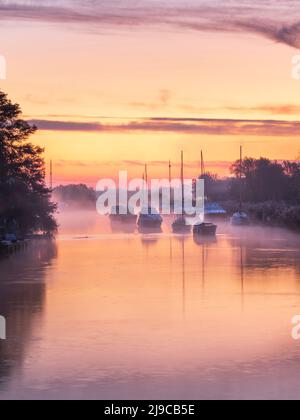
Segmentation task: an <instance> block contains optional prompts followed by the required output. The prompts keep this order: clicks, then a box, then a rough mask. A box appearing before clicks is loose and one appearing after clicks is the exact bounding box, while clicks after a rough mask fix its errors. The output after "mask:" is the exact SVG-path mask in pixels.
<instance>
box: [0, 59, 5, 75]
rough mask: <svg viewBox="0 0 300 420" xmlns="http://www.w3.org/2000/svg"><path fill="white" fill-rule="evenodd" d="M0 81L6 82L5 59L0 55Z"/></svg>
mask: <svg viewBox="0 0 300 420" xmlns="http://www.w3.org/2000/svg"><path fill="white" fill-rule="evenodd" d="M0 80H6V59H5V57H4V56H3V55H1V54H0Z"/></svg>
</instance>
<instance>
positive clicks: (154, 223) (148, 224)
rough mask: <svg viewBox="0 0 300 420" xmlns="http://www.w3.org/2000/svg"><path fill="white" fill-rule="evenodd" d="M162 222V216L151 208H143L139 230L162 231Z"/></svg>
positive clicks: (139, 218) (139, 219)
mask: <svg viewBox="0 0 300 420" xmlns="http://www.w3.org/2000/svg"><path fill="white" fill-rule="evenodd" d="M162 222H163V219H162V217H161V215H160V214H159V213H158V211H157V210H155V209H153V208H151V207H148V208H143V209H142V211H141V213H140V215H139V217H138V226H139V228H151V229H160V228H161V225H162Z"/></svg>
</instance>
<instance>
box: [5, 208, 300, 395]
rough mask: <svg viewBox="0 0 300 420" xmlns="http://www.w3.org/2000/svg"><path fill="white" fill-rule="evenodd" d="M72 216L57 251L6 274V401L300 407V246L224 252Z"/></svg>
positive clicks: (288, 238)
mask: <svg viewBox="0 0 300 420" xmlns="http://www.w3.org/2000/svg"><path fill="white" fill-rule="evenodd" d="M171 221H172V219H171V218H170V219H169V220H168V219H167V220H166V221H165V224H164V226H163V232H162V233H161V234H157V233H156V234H140V233H138V232H137V230H136V229H135V227H134V226H133V227H132V231H130V230H129V229H127V231H124V229H122V226H121V227H119V228H118V226H112V225H111V224H110V222H109V219H108V218H101V217H99V216H98V215H97V214H96V212H92V211H91V212H72V213H61V214H60V216H59V222H60V234H59V236H58V238H57V241H56V243H49V242H46V243H43V242H41V243H39V244H34V245H32V246H31V247H30V248H29V249H28V250H27V251H25V252H24V253H23V254H22V255H20V256H19V257H18V258H11V259H9V260H4V261H1V262H0V267H1V280H0V308H1V310H0V312H1V314H3V315H5V316H6V317H7V324H8V339H7V341H1V343H0V398H1V399H4V398H15V397H16V396H18V397H21V398H86V399H88V398H107V399H109V398H116V397H118V398H121V399H122V398H124V399H125V398H179V399H184V398H189V399H190V398H195V399H196V398H224V399H226V398H279V397H281V398H282V397H283V398H285V397H289V398H290V397H295V398H299V397H300V391H299V389H300V387H299V385H300V379H299V378H300V375H299V373H300V372H299V364H298V357H299V351H300V344H299V342H298V341H295V340H293V339H292V338H291V331H292V324H291V320H292V318H293V317H294V316H295V315H297V314H299V313H300V240H299V238H298V236H296V235H294V234H293V232H288V231H286V230H281V229H271V228H269V229H266V228H260V227H258V228H244V229H236V228H233V227H231V226H230V225H229V224H227V223H225V222H224V223H221V225H220V226H219V235H218V237H217V239H216V240H200V239H198V240H196V239H195V238H193V236H187V237H184V236H180V235H179V236H176V235H175V236H174V235H172V234H171V233H170V227H169V226H170V224H171Z"/></svg>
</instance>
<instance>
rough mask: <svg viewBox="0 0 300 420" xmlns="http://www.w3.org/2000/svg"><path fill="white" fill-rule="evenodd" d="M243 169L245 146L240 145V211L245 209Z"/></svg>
mask: <svg viewBox="0 0 300 420" xmlns="http://www.w3.org/2000/svg"><path fill="white" fill-rule="evenodd" d="M242 169H243V146H240V171H239V181H240V182H239V184H240V213H242V210H243V200H242Z"/></svg>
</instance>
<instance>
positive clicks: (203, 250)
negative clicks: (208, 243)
mask: <svg viewBox="0 0 300 420" xmlns="http://www.w3.org/2000/svg"><path fill="white" fill-rule="evenodd" d="M205 251H206V250H205V244H203V245H202V289H203V291H204V289H205Z"/></svg>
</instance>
